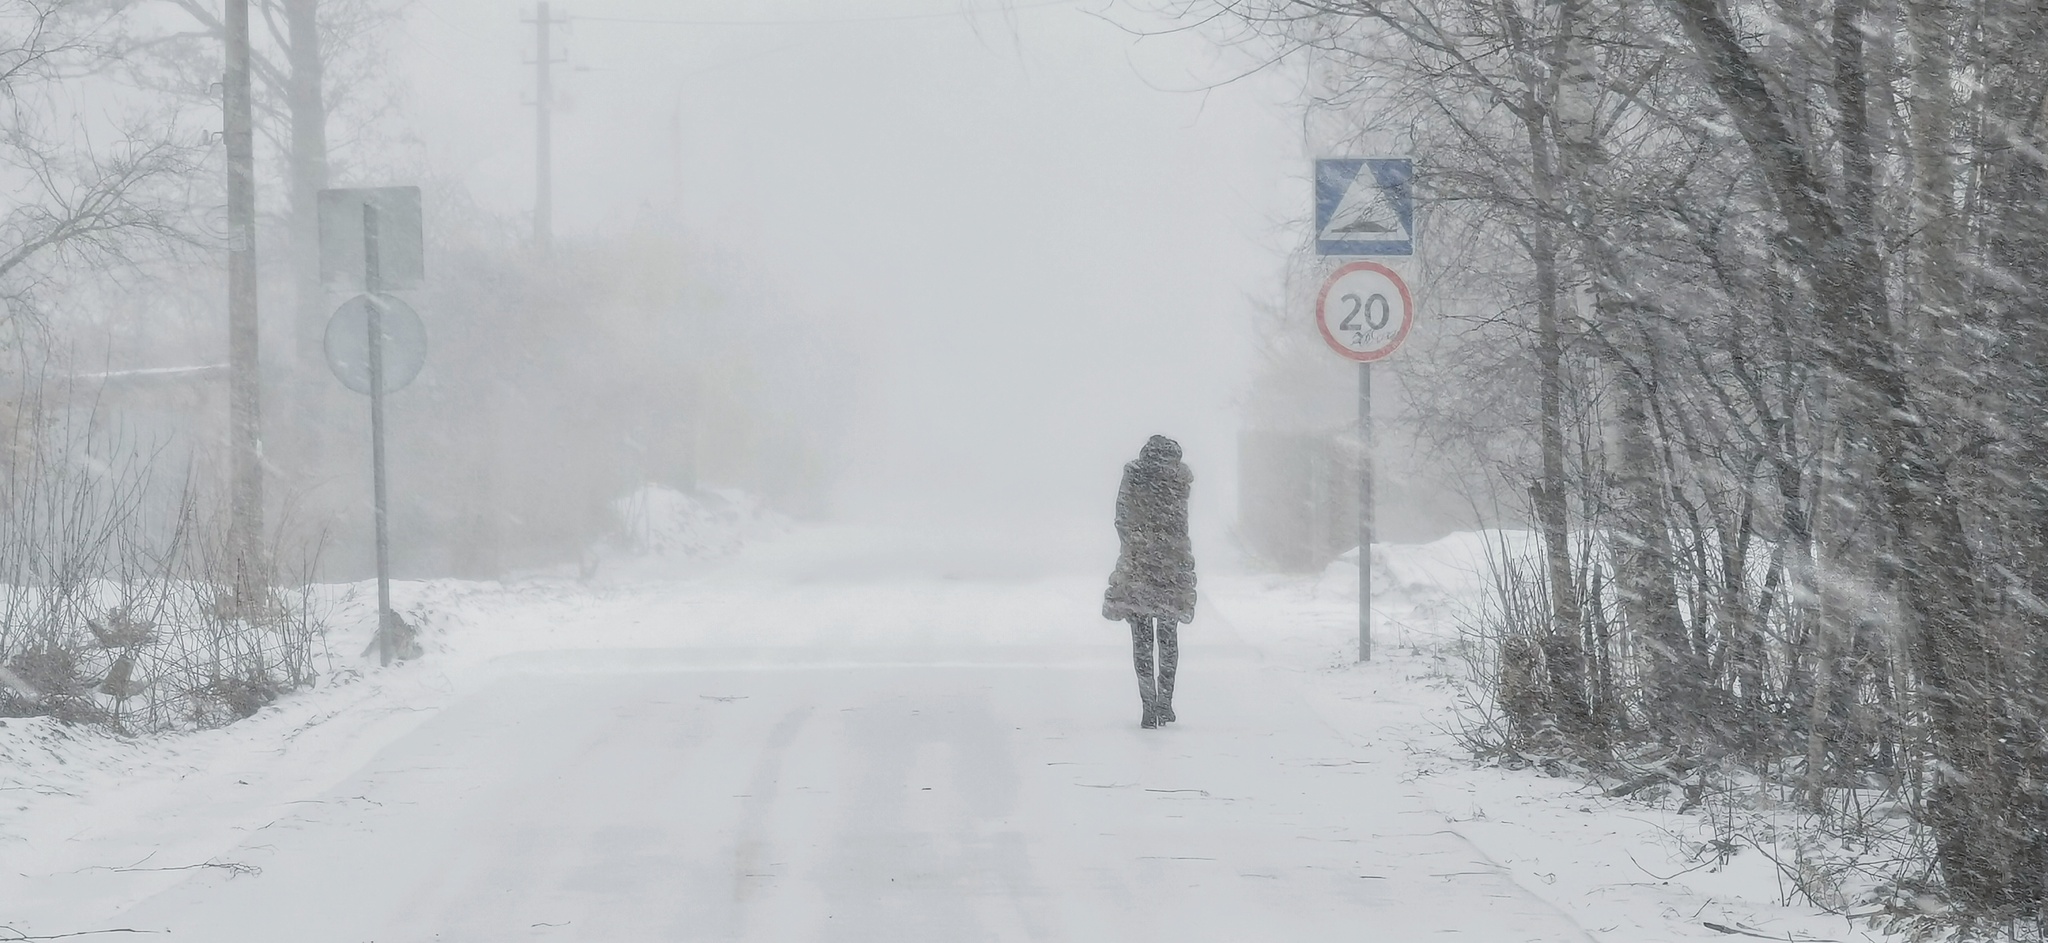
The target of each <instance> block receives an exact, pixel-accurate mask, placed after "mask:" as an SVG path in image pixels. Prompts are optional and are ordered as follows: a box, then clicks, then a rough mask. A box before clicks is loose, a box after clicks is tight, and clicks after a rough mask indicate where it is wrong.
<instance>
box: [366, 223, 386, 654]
mask: <svg viewBox="0 0 2048 943" xmlns="http://www.w3.org/2000/svg"><path fill="white" fill-rule="evenodd" d="M377 249H378V245H377V204H376V202H375V201H365V202H364V203H363V294H364V295H365V296H366V297H368V298H369V302H370V303H369V311H368V314H369V318H368V320H369V331H368V336H367V337H366V338H365V339H366V340H367V341H368V343H369V352H370V357H369V360H370V465H371V467H372V471H371V473H370V477H371V482H372V483H371V490H372V491H373V492H375V495H376V503H377V512H376V516H377V663H378V664H380V665H389V664H391V647H392V646H391V642H392V638H391V636H392V629H391V533H390V528H389V519H390V512H389V502H388V501H387V496H386V493H385V489H384V305H383V304H382V303H381V302H380V301H379V299H378V298H377V293H378V292H380V291H382V290H384V289H383V284H382V279H381V278H380V273H379V272H378V271H377V268H378V266H377V263H378V261H379V260H378V258H377Z"/></svg>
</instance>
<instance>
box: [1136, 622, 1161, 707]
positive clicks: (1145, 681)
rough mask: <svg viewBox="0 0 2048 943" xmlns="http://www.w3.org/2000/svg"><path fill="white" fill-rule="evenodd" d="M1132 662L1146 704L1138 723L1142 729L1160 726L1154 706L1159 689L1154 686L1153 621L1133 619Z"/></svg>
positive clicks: (1140, 694)
mask: <svg viewBox="0 0 2048 943" xmlns="http://www.w3.org/2000/svg"><path fill="white" fill-rule="evenodd" d="M1131 662H1132V664H1133V666H1134V667H1136V668H1137V669H1138V697H1139V698H1140V699H1142V700H1143V701H1144V702H1145V714H1144V717H1143V718H1142V719H1140V720H1139V721H1138V726H1141V727H1157V726H1159V715H1158V714H1157V713H1156V712H1154V710H1153V707H1152V704H1153V701H1154V700H1155V699H1156V698H1157V695H1158V689H1157V688H1155V687H1154V686H1153V684H1152V620H1150V619H1144V618H1140V617H1137V616H1132V617H1131Z"/></svg>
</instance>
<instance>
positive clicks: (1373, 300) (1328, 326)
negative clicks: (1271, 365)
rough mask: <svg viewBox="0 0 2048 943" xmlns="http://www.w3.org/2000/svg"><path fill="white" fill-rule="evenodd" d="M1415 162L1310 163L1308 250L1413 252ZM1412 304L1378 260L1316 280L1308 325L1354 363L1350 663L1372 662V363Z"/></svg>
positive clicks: (1410, 318)
mask: <svg viewBox="0 0 2048 943" xmlns="http://www.w3.org/2000/svg"><path fill="white" fill-rule="evenodd" d="M1414 177H1415V163H1414V161H1412V160H1410V159H1409V158H1406V157H1347V158H1330V159H1323V160H1318V161H1316V175H1315V202H1316V254H1317V255H1323V256H1353V257H1356V256H1395V257H1405V256H1412V255H1414V254H1415V200H1414V191H1413V181H1414ZM1414 323H1415V301H1414V298H1413V297H1412V296H1411V295H1409V293H1408V285H1407V283H1406V282H1404V281H1402V279H1401V276H1400V275H1399V274H1397V273H1396V272H1395V271H1394V270H1393V269H1390V268H1388V267H1386V266H1384V265H1381V264H1380V263H1378V262H1367V261H1358V262H1351V263H1348V264H1346V265H1342V266H1339V267H1338V268H1337V270H1336V271H1334V272H1332V273H1330V277H1329V280H1328V281H1326V282H1324V283H1323V291H1322V295H1321V296H1320V297H1319V298H1318V299H1317V301H1316V324H1317V327H1318V328H1319V329H1320V330H1321V331H1322V334H1323V341H1324V342H1325V343H1328V344H1329V345H1330V348H1331V349H1332V350H1335V351H1336V352H1337V353H1338V354H1340V355H1342V356H1344V357H1345V358H1346V359H1349V360H1355V361H1357V362H1358V660H1359V661H1361V662H1363V661H1370V660H1372V544H1373V537H1374V526H1373V525H1374V523H1375V522H1374V520H1373V516H1374V515H1373V487H1372V486H1373V460H1372V459H1373V436H1372V365H1373V363H1374V362H1375V361H1378V360H1384V359H1386V358H1387V357H1389V356H1391V355H1392V354H1393V353H1394V350H1395V349H1396V348H1398V347H1400V346H1401V342H1402V341H1404V340H1406V339H1407V337H1408V330H1409V328H1411V327H1412V326H1414Z"/></svg>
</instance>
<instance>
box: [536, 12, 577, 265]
mask: <svg viewBox="0 0 2048 943" xmlns="http://www.w3.org/2000/svg"><path fill="white" fill-rule="evenodd" d="M529 22H531V23H533V110H534V120H533V178H534V179H533V246H534V248H535V249H537V250H539V251H540V254H542V255H547V254H548V253H549V252H550V251H551V250H552V249H553V247H554V240H555V182H554V174H555V168H554V165H555V142H554V113H553V109H554V105H555V83H554V77H553V75H552V74H551V68H550V67H551V66H553V65H554V64H555V63H556V62H557V61H559V60H557V59H556V58H555V57H554V52H553V51H552V50H551V49H550V48H549V47H548V38H549V33H550V31H551V30H552V28H553V27H554V26H555V25H556V24H559V23H566V22H568V20H566V19H560V20H558V19H555V18H553V17H551V16H549V15H548V3H547V0H540V2H539V3H537V4H535V6H534V14H533V19H532V20H531V21H529Z"/></svg>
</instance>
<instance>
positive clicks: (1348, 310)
mask: <svg viewBox="0 0 2048 943" xmlns="http://www.w3.org/2000/svg"><path fill="white" fill-rule="evenodd" d="M1414 324H1415V299H1414V298H1413V297H1411V296H1410V295H1409V294H1408V285H1407V283H1406V282H1403V281H1401V276H1400V275H1398V274H1396V273H1395V272H1394V270H1393V269H1390V268H1388V267H1386V266H1384V265H1381V264H1380V263H1378V262H1364V261H1361V262H1351V263H1347V264H1345V265H1344V266H1342V267H1341V268H1339V269H1337V270H1336V271H1334V272H1331V273H1330V278H1329V280H1328V281H1326V282H1324V283H1323V293H1322V295H1321V296H1320V297H1318V298H1317V299H1316V326H1317V327H1319V328H1321V329H1322V332H1323V340H1324V341H1326V342H1328V343H1329V345H1330V349H1332V350H1335V351H1336V352H1337V353H1340V354H1343V355H1344V356H1345V357H1348V358H1350V359H1352V360H1356V361H1358V362H1359V363H1372V362H1373V361H1376V360H1385V359H1387V357H1388V356H1390V355H1392V354H1393V353H1394V350H1395V348H1398V347H1400V346H1401V342H1402V341H1404V340H1407V339H1408V329H1409V328H1410V327H1413V326H1414Z"/></svg>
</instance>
